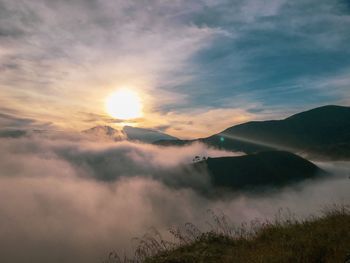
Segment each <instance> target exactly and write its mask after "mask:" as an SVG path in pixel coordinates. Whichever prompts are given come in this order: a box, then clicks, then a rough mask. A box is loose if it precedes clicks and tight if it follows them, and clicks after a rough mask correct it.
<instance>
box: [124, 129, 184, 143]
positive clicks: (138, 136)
mask: <svg viewBox="0 0 350 263" xmlns="http://www.w3.org/2000/svg"><path fill="white" fill-rule="evenodd" d="M123 131H124V133H125V134H126V135H127V138H128V139H129V140H132V141H141V142H147V143H153V142H156V141H159V140H178V138H176V137H173V136H170V135H168V134H165V133H162V132H159V131H155V130H150V129H144V128H136V127H131V126H124V128H123Z"/></svg>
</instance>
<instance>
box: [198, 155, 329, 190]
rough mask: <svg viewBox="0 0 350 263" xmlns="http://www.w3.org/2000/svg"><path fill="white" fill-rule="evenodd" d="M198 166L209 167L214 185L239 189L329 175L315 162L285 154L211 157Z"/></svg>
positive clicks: (289, 182)
mask: <svg viewBox="0 0 350 263" xmlns="http://www.w3.org/2000/svg"><path fill="white" fill-rule="evenodd" d="M194 165H195V167H196V168H197V169H202V168H203V167H205V168H207V170H208V172H209V175H210V178H211V181H212V183H213V185H214V186H216V187H227V188H231V189H237V190H242V189H256V188H260V187H265V186H275V187H276V186H284V185H287V184H291V183H293V182H298V181H301V180H305V179H308V178H313V177H315V176H317V175H322V174H325V172H324V171H323V170H321V169H320V168H318V167H317V166H316V165H314V164H313V163H311V162H309V161H307V160H305V159H303V158H301V157H299V156H297V155H295V154H292V153H289V152H283V151H268V152H260V153H257V154H250V155H244V156H238V157H220V158H208V159H207V160H205V161H201V162H198V163H195V164H194Z"/></svg>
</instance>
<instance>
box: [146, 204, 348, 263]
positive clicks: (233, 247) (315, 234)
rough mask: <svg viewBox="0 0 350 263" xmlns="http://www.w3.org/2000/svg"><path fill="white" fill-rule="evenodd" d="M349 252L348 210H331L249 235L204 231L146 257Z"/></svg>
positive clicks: (298, 257) (252, 258) (155, 261)
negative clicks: (306, 219)
mask: <svg viewBox="0 0 350 263" xmlns="http://www.w3.org/2000/svg"><path fill="white" fill-rule="evenodd" d="M349 253H350V213H349V211H347V210H334V211H332V212H328V213H326V214H325V215H324V216H323V217H320V218H314V219H312V220H308V221H303V222H296V221H294V222H288V221H287V222H284V223H277V224H276V223H274V224H269V223H268V224H265V225H263V226H262V227H261V228H260V230H258V231H257V232H256V233H255V234H254V235H252V236H250V237H238V238H231V237H227V236H226V237H225V236H223V235H219V234H214V233H212V234H211V233H206V234H202V235H201V236H200V237H199V238H198V239H197V240H196V241H194V242H192V243H191V244H188V245H182V246H180V247H178V248H176V249H173V250H168V251H165V252H162V253H160V254H158V255H157V256H154V257H150V258H148V259H146V261H145V262H147V263H160V262H168V263H177V262H178V263H180V262H181V263H186V262H235V263H239V262H245V263H247V262H261V263H263V262H268V263H274V262H279V263H280V262H282V263H283V262H315V263H316V262H317V263H320V262H334V263H335V262H337V263H338V262H344V260H345V257H346V255H347V254H349Z"/></svg>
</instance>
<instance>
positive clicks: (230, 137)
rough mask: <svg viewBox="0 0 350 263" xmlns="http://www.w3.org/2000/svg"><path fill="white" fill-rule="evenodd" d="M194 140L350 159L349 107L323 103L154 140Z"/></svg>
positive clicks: (231, 147) (243, 148) (248, 150)
mask: <svg viewBox="0 0 350 263" xmlns="http://www.w3.org/2000/svg"><path fill="white" fill-rule="evenodd" d="M194 141H199V142H203V143H205V144H208V145H210V146H213V147H216V148H222V149H225V150H231V151H241V152H245V153H248V154H249V153H255V152H260V151H266V150H287V151H290V152H294V153H302V154H306V155H308V156H312V157H316V158H327V159H349V158H350V107H346V106H338V105H326V106H321V107H317V108H314V109H310V110H308V111H304V112H300V113H297V114H294V115H292V116H289V117H287V118H285V119H281V120H266V121H250V122H246V123H242V124H238V125H234V126H231V127H229V128H227V129H225V130H223V131H222V132H219V133H217V134H214V135H211V136H209V137H206V138H199V139H195V140H182V141H181V140H179V141H172V142H167V141H158V142H156V143H157V144H161V145H174V144H177V145H183V144H188V143H191V142H194Z"/></svg>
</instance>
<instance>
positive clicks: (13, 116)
mask: <svg viewBox="0 0 350 263" xmlns="http://www.w3.org/2000/svg"><path fill="white" fill-rule="evenodd" d="M349 28H350V2H349V1H348V0H295V1H286V0H269V1H267V0H266V1H265V0H245V1H243V0H216V1H214V0H202V1H197V0H186V1H185V0H171V1H170V0H168V1H167V0H163V1H162V0H139V1H123V0H88V1H87V0H85V1H83V0H76V1H67V0H56V1H50V0H35V1H24V0H0V72H1V74H0V105H1V106H0V113H1V114H0V126H1V127H5V128H12V129H13V128H21V129H23V128H28V127H30V128H45V129H46V128H50V129H67V130H81V129H85V128H89V127H91V126H94V125H97V124H109V125H115V126H117V125H121V124H122V123H120V120H113V118H111V116H109V115H108V114H107V113H106V111H105V101H106V98H108V96H110V94H111V93H113V91H115V90H117V89H119V88H121V87H127V88H130V89H132V90H133V91H135V92H136V93H137V94H138V95H139V97H140V98H141V100H142V104H143V116H142V118H139V119H137V120H133V125H137V126H143V127H151V128H155V129H162V130H164V131H166V132H168V133H170V134H172V135H175V136H178V137H183V138H185V137H196V136H205V135H209V134H211V133H214V132H218V131H220V130H222V129H224V128H226V127H227V126H230V125H233V124H235V123H240V122H244V121H247V120H252V119H269V118H283V117H286V116H287V115H289V114H292V113H295V112H298V111H300V110H304V109H308V108H312V107H316V106H321V105H325V104H342V105H350V92H349V84H350V45H349V43H350V29H349Z"/></svg>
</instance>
